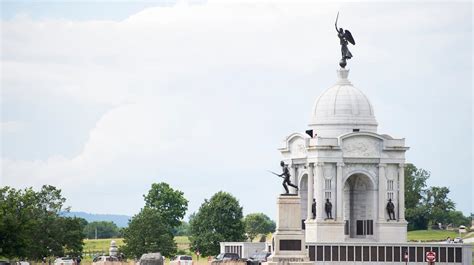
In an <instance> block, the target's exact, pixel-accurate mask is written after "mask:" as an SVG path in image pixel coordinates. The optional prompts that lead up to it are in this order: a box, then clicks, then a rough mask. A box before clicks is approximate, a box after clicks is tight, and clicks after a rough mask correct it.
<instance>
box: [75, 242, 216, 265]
mask: <svg viewBox="0 0 474 265" xmlns="http://www.w3.org/2000/svg"><path fill="white" fill-rule="evenodd" d="M112 240H115V242H116V243H117V246H119V247H120V246H123V245H124V243H123V238H114V239H86V240H84V253H86V254H87V253H91V254H92V253H106V254H107V253H108V252H109V247H110V241H112ZM174 241H175V242H176V245H177V247H178V250H182V251H186V252H187V253H188V254H191V252H190V250H189V244H190V242H189V238H188V237H187V236H177V237H175V238H174ZM192 256H193V260H194V261H195V264H197V265H207V264H208V262H207V257H200V258H199V261H198V259H197V256H196V254H194V253H192ZM91 261H92V256H87V255H84V262H85V264H89V263H90V262H91ZM165 264H166V265H167V264H169V258H167V259H166V260H165Z"/></svg>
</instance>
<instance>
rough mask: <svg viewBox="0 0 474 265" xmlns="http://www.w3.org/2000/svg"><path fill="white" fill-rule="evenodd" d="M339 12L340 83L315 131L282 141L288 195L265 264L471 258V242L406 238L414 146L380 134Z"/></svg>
mask: <svg viewBox="0 0 474 265" xmlns="http://www.w3.org/2000/svg"><path fill="white" fill-rule="evenodd" d="M338 16H339V14H338ZM337 18H338V17H337ZM337 18H336V23H335V26H336V30H337V36H338V38H339V40H340V45H341V55H342V57H341V59H340V61H339V66H340V67H341V68H339V69H337V70H336V73H337V80H336V83H335V84H334V85H333V86H332V87H330V88H328V89H327V90H325V91H324V92H323V93H322V94H321V95H320V96H319V97H318V98H317V99H316V100H315V101H314V105H313V109H312V113H311V119H310V123H309V127H310V129H309V130H306V133H299V132H295V133H292V134H290V135H288V136H287V137H286V138H285V139H284V141H283V143H282V145H281V146H280V148H279V151H280V152H281V155H282V156H283V159H282V162H281V165H282V167H283V173H282V174H276V173H273V172H272V173H273V174H276V175H278V176H280V177H283V176H285V181H284V183H283V186H284V188H285V193H284V194H281V195H280V196H278V198H277V228H276V232H275V233H274V234H273V237H272V241H271V247H270V250H271V255H270V256H269V258H268V262H267V263H268V264H272V265H274V264H277V263H279V264H283V263H284V264H290V265H297V264H308V263H311V264H315V265H319V264H345V262H349V263H350V264H382V263H385V264H405V263H407V262H416V264H424V262H426V260H425V257H428V256H430V255H431V256H430V257H435V258H434V260H435V261H436V262H441V263H443V262H449V264H471V261H472V254H471V252H472V250H471V246H470V245H468V244H464V245H462V244H458V245H457V246H452V245H453V244H439V243H438V244H437V243H410V242H407V221H406V220H405V193H404V190H405V175H404V167H405V152H406V151H407V150H409V148H408V147H407V146H406V145H405V139H404V138H395V137H392V136H390V135H388V134H382V133H379V132H378V128H377V127H378V122H377V120H376V118H375V114H374V108H373V106H372V104H371V102H370V100H369V99H368V97H367V96H366V95H365V94H364V93H363V92H362V91H361V90H360V89H358V88H356V87H355V86H354V85H353V84H352V82H351V81H350V80H349V78H348V77H349V69H346V66H347V60H349V59H351V58H352V53H351V52H350V51H349V49H348V47H347V45H348V43H351V44H355V41H354V38H353V36H352V34H351V33H350V32H349V31H348V30H345V31H344V30H343V29H342V28H339V29H338V28H337ZM286 184H293V185H289V186H290V189H288V185H286ZM433 253H434V254H433ZM349 263H348V264H349Z"/></svg>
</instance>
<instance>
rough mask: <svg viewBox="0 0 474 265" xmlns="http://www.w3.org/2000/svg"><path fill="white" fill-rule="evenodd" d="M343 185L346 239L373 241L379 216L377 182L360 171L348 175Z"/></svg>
mask: <svg viewBox="0 0 474 265" xmlns="http://www.w3.org/2000/svg"><path fill="white" fill-rule="evenodd" d="M343 183H344V184H343V216H344V221H345V222H346V224H345V226H346V227H345V234H346V237H349V238H358V239H373V238H374V222H375V219H376V218H375V217H376V214H377V210H376V209H377V208H376V206H377V203H376V198H377V196H376V185H375V182H374V181H373V179H372V178H371V177H370V175H369V174H367V172H363V171H360V170H359V171H354V172H352V173H350V174H348V176H346V178H345V179H344V182H343Z"/></svg>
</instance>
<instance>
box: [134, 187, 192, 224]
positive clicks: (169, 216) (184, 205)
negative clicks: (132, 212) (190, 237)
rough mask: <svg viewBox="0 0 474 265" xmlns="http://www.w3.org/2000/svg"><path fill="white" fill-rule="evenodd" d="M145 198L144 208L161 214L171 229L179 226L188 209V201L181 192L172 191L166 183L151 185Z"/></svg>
mask: <svg viewBox="0 0 474 265" xmlns="http://www.w3.org/2000/svg"><path fill="white" fill-rule="evenodd" d="M143 197H144V198H145V207H146V208H151V209H155V210H157V211H158V212H160V213H161V214H162V217H163V218H164V220H165V222H166V223H167V224H168V225H170V226H171V227H177V226H179V225H180V224H181V219H183V217H184V215H185V214H186V210H187V209H188V200H186V198H184V194H183V192H181V191H179V190H174V189H173V188H171V187H170V186H169V185H168V184H167V183H164V182H161V183H153V184H152V185H151V189H150V191H148V194H147V195H143Z"/></svg>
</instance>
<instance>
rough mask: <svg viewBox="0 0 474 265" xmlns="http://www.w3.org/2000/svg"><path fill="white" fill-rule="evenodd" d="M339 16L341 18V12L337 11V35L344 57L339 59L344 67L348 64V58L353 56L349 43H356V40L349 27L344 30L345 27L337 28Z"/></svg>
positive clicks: (340, 64)
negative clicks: (348, 46)
mask: <svg viewBox="0 0 474 265" xmlns="http://www.w3.org/2000/svg"><path fill="white" fill-rule="evenodd" d="M338 18H339V12H337V17H336V23H335V24H334V25H335V26H336V31H337V37H339V42H340V44H341V55H342V58H341V61H339V66H341V67H342V68H344V67H346V65H347V60H349V59H351V58H352V53H351V52H350V51H349V48H347V45H348V44H349V43H351V44H352V45H355V41H354V38H353V37H352V34H351V32H350V31H349V30H347V29H346V30H344V29H343V28H337V20H338Z"/></svg>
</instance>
